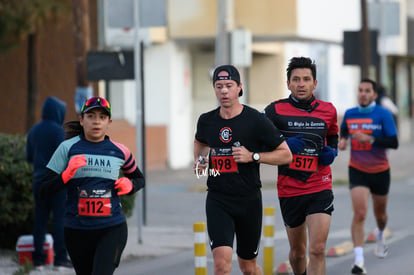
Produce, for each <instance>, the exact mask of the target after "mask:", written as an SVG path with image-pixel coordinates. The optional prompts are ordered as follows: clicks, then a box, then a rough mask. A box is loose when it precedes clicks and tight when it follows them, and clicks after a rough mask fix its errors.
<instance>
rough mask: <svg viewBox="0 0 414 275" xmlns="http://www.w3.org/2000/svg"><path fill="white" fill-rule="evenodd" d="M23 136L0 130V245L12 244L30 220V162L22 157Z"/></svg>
mask: <svg viewBox="0 0 414 275" xmlns="http://www.w3.org/2000/svg"><path fill="white" fill-rule="evenodd" d="M25 147H26V137H25V136H22V135H7V134H1V133H0V202H1V207H0V209H1V211H0V221H1V223H0V232H2V234H0V247H2V248H14V246H15V245H16V241H17V238H18V236H20V235H22V234H28V233H30V231H31V227H32V224H33V196H32V173H33V168H32V166H31V165H30V164H29V163H28V162H27V161H26V153H25Z"/></svg>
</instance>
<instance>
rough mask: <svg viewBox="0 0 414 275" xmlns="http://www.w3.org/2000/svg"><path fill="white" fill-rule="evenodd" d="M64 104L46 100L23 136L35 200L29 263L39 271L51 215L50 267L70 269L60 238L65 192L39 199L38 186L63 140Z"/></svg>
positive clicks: (64, 247)
mask: <svg viewBox="0 0 414 275" xmlns="http://www.w3.org/2000/svg"><path fill="white" fill-rule="evenodd" d="M65 114H66V104H65V103H64V102H63V101H60V100H59V99H57V98H56V97H48V98H47V99H46V100H45V102H44V103H43V108H42V121H41V122H39V123H37V124H36V125H34V126H33V128H32V129H31V130H30V131H29V134H28V136H27V145H26V157H27V160H28V161H29V162H30V163H32V164H33V169H34V173H33V186H32V190H33V196H34V200H35V221H34V227H33V239H34V241H33V243H34V248H35V251H34V252H33V255H32V256H33V257H32V259H33V264H34V266H35V268H36V269H42V268H43V265H44V264H45V261H46V254H45V252H44V251H43V243H44V241H45V235H46V232H47V225H48V220H49V214H50V212H51V211H52V212H53V240H54V242H53V247H54V252H55V258H54V266H55V267H56V268H57V269H61V268H67V267H71V263H70V261H69V260H68V258H67V251H66V246H65V242H64V237H63V217H64V212H65V202H66V189H63V190H62V191H60V192H58V193H56V194H55V195H54V196H51V197H48V198H40V197H39V187H40V184H41V182H42V179H43V177H44V175H45V173H46V171H47V169H46V165H47V163H48V162H49V159H50V158H51V156H52V154H53V152H54V151H55V150H56V148H57V147H58V146H59V144H60V143H61V142H62V141H63V140H64V136H65V133H64V130H63V126H62V124H63V121H64V119H65Z"/></svg>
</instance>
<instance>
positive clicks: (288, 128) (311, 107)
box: [264, 57, 338, 275]
mask: <svg viewBox="0 0 414 275" xmlns="http://www.w3.org/2000/svg"><path fill="white" fill-rule="evenodd" d="M287 79H288V80H287V86H288V89H289V90H290V91H291V94H290V96H289V97H288V98H285V99H281V100H277V101H274V102H272V103H271V104H269V105H268V106H267V107H266V108H265V110H264V112H265V113H266V115H267V117H268V118H269V119H270V120H271V121H272V122H273V124H274V125H275V126H276V127H277V128H278V129H279V130H280V131H281V132H282V134H283V135H284V136H285V137H286V138H287V140H286V142H287V143H288V145H289V148H290V150H291V152H292V154H293V161H292V163H290V164H288V165H282V166H279V167H278V169H279V170H278V179H277V191H278V197H279V203H280V209H281V211H282V216H283V220H284V223H285V227H286V232H287V235H288V239H289V245H290V252H289V261H290V264H291V266H292V269H293V271H294V273H295V274H296V275H302V274H306V244H307V235H306V231H308V234H309V265H308V268H307V269H308V275H309V274H312V275H313V274H325V269H326V266H325V245H326V240H327V238H328V233H329V226H330V222H331V213H332V211H333V209H334V207H333V200H334V197H333V193H332V173H331V168H330V166H329V165H330V164H331V163H332V162H333V161H334V159H335V157H336V155H337V145H338V125H337V114H336V109H335V107H334V106H333V105H332V104H331V103H328V102H324V101H321V100H318V99H316V98H315V96H314V95H313V91H314V90H315V88H316V85H317V80H316V65H315V63H314V62H312V60H311V59H310V58H306V57H294V58H292V59H291V60H290V63H289V65H288V68H287Z"/></svg>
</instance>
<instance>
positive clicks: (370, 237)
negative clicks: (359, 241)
mask: <svg viewBox="0 0 414 275" xmlns="http://www.w3.org/2000/svg"><path fill="white" fill-rule="evenodd" d="M384 236H385V238H386V239H388V238H390V237H391V236H392V234H391V231H390V230H389V229H388V228H385V230H384ZM376 241H377V238H376V237H375V230H374V231H372V232H371V233H369V234H368V236H367V238H366V239H365V242H366V243H375V242H376Z"/></svg>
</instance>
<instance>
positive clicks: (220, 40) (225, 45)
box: [214, 0, 234, 66]
mask: <svg viewBox="0 0 414 275" xmlns="http://www.w3.org/2000/svg"><path fill="white" fill-rule="evenodd" d="M233 10H234V5H233V0H217V36H216V44H215V48H216V49H215V62H214V63H215V66H219V65H223V64H230V56H231V55H230V31H231V30H232V29H233V25H234V22H233V17H234V16H233Z"/></svg>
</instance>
